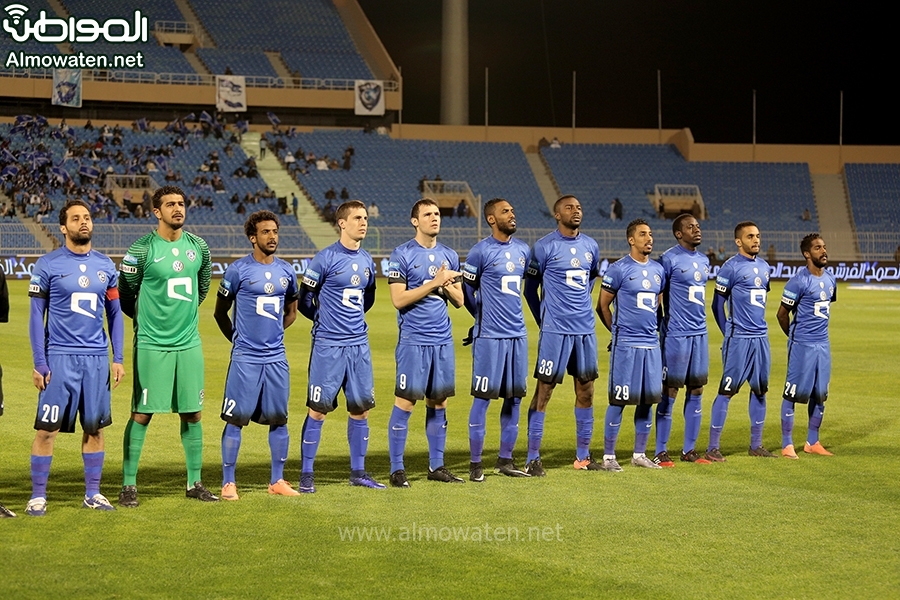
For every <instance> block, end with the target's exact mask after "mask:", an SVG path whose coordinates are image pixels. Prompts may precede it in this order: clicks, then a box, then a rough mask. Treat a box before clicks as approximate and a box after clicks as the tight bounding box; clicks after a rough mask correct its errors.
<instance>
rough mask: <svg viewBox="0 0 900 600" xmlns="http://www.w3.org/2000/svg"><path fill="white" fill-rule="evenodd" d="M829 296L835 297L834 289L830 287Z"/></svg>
mask: <svg viewBox="0 0 900 600" xmlns="http://www.w3.org/2000/svg"><path fill="white" fill-rule="evenodd" d="M828 295H829V296H834V288H833V287H831V286H830V285H829V286H828Z"/></svg>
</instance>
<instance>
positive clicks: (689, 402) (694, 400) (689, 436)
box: [682, 394, 703, 452]
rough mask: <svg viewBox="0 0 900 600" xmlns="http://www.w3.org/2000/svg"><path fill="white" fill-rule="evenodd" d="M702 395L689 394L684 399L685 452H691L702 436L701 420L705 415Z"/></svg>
mask: <svg viewBox="0 0 900 600" xmlns="http://www.w3.org/2000/svg"><path fill="white" fill-rule="evenodd" d="M702 398H703V397H702V396H694V395H693V394H691V395H689V396H688V397H687V399H686V400H685V401H684V448H682V450H683V451H684V452H690V451H691V450H693V449H694V448H695V447H696V446H697V438H698V437H700V420H701V419H702V417H703V411H702V408H701V407H702V406H703V404H702Z"/></svg>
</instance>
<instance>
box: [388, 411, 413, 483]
mask: <svg viewBox="0 0 900 600" xmlns="http://www.w3.org/2000/svg"><path fill="white" fill-rule="evenodd" d="M411 414H412V413H411V412H406V411H405V410H403V409H402V408H400V407H399V406H394V409H393V410H392V411H391V418H390V420H389V421H388V454H390V457H391V473H393V472H394V471H399V470H400V469H403V468H405V467H404V466H403V455H404V454H405V453H406V436H407V435H409V417H410V415H411Z"/></svg>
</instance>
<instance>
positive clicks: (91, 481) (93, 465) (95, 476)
mask: <svg viewBox="0 0 900 600" xmlns="http://www.w3.org/2000/svg"><path fill="white" fill-rule="evenodd" d="M105 456H106V453H105V452H103V451H102V450H101V451H100V452H82V453H81V459H82V460H83V461H84V495H85V496H87V497H88V498H91V497H93V496H94V495H95V494H99V493H100V475H101V474H102V473H103V459H104V458H105Z"/></svg>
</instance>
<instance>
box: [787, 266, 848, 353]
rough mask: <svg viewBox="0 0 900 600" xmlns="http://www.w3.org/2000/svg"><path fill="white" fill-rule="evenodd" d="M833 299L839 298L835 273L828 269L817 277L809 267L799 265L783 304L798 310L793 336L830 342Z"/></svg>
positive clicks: (807, 340)
mask: <svg viewBox="0 0 900 600" xmlns="http://www.w3.org/2000/svg"><path fill="white" fill-rule="evenodd" d="M832 302H837V285H836V283H835V279H834V273H832V272H831V271H829V270H828V269H825V270H823V271H822V276H821V277H816V276H815V275H813V274H812V273H810V272H809V269H807V268H806V267H802V268H800V269H797V274H796V275H794V276H793V277H791V279H790V281H788V282H787V284H786V285H785V286H784V292H783V293H782V295H781V304H782V306H784V307H785V308H786V309H788V310H789V311H790V312H793V313H794V320H793V321H792V322H791V327H790V331H791V339H792V340H794V341H797V342H801V343H807V344H816V343H822V342H827V341H828V320H829V317H830V316H831V303H832Z"/></svg>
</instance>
